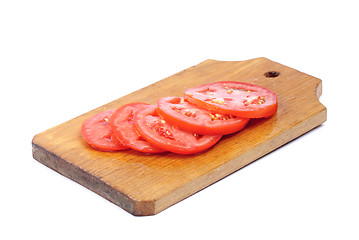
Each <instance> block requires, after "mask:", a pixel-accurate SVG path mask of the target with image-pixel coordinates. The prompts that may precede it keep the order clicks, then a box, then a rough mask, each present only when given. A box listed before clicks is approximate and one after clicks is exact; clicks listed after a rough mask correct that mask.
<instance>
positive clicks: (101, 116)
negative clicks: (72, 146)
mask: <svg viewBox="0 0 359 240" xmlns="http://www.w3.org/2000/svg"><path fill="white" fill-rule="evenodd" d="M114 112H115V109H112V110H107V111H104V112H101V113H98V114H96V115H94V116H92V117H91V118H89V119H87V120H86V121H85V122H84V123H83V124H82V125H81V135H82V137H83V138H84V139H85V141H86V142H87V143H88V144H89V145H91V146H92V147H93V148H95V149H98V150H104V151H117V150H124V149H127V147H126V146H125V145H124V144H123V143H121V142H120V141H119V140H118V139H117V138H116V137H115V136H114V133H113V131H112V128H111V126H110V124H109V120H110V118H111V116H112V114H113V113H114Z"/></svg>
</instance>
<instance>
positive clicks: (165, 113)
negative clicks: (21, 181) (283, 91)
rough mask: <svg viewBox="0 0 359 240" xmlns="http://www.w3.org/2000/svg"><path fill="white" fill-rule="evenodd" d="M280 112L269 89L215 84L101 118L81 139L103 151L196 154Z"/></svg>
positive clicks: (87, 125)
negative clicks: (249, 123)
mask: <svg viewBox="0 0 359 240" xmlns="http://www.w3.org/2000/svg"><path fill="white" fill-rule="evenodd" d="M277 106H278V102H277V95H276V94H275V93H274V92H272V91H270V90H268V89H266V88H264V87H261V86H258V85H253V84H250V83H242V82H235V81H222V82H214V83H210V84H206V85H202V86H198V87H194V88H190V89H188V90H186V91H185V92H184V96H183V97H164V98H161V99H159V100H158V103H157V105H150V104H147V103H140V102H135V103H129V104H126V105H123V106H120V107H119V108H118V109H112V110H107V111H104V112H101V113H99V114H97V115H95V116H93V117H91V118H89V119H87V120H86V121H85V122H84V123H83V124H82V127H81V133H82V136H83V138H84V139H85V140H86V142H87V143H88V144H89V145H91V146H92V147H93V148H95V149H98V150H102V151H119V150H125V149H134V150H136V151H139V152H143V153H161V152H173V153H177V154H195V153H199V152H202V151H205V150H207V149H209V148H210V147H212V146H213V145H215V144H216V143H217V142H218V141H219V140H220V139H221V137H222V136H223V135H226V134H231V133H235V132H238V131H240V130H241V129H243V128H244V127H245V126H246V124H247V123H248V121H249V119H250V118H267V117H270V116H271V115H273V114H274V113H275V112H276V111H277Z"/></svg>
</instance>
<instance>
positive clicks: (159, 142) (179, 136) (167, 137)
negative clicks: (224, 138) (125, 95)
mask: <svg viewBox="0 0 359 240" xmlns="http://www.w3.org/2000/svg"><path fill="white" fill-rule="evenodd" d="M156 109H157V106H156V105H151V106H150V107H147V108H142V109H141V110H139V111H138V112H137V113H136V114H135V115H134V125H135V127H136V129H137V131H138V132H139V133H140V134H141V136H142V137H143V138H145V139H146V140H147V141H149V142H150V143H152V144H154V145H156V146H158V147H160V148H162V149H165V150H167V151H170V152H174V153H178V154H195V153H198V152H202V151H204V150H206V149H208V148H210V147H212V146H213V145H214V144H216V143H217V142H218V141H219V139H220V138H221V136H220V135H219V136H209V135H198V134H194V133H191V132H188V131H185V130H182V129H180V128H178V127H176V126H174V125H172V124H169V123H168V122H166V121H165V120H163V119H162V118H161V117H160V116H159V115H158V113H157V111H156Z"/></svg>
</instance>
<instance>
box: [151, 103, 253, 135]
mask: <svg viewBox="0 0 359 240" xmlns="http://www.w3.org/2000/svg"><path fill="white" fill-rule="evenodd" d="M174 109H175V110H174ZM176 110H177V111H176ZM157 111H158V114H159V115H160V116H161V117H162V118H163V119H164V120H166V121H168V122H169V123H171V124H173V125H176V126H178V127H179V128H181V129H184V130H187V131H189V132H193V133H197V134H201V135H226V134H231V133H234V132H238V131H240V130H241V129H243V128H244V127H245V126H246V124H247V123H248V121H249V118H239V117H235V116H229V115H227V114H226V115H222V114H218V113H215V112H213V111H209V110H207V109H204V108H200V107H198V106H197V105H194V104H192V103H189V102H185V101H183V98H180V97H165V98H161V99H160V100H159V101H158V104H157ZM221 117H222V118H228V119H227V120H220V119H219V118H221Z"/></svg>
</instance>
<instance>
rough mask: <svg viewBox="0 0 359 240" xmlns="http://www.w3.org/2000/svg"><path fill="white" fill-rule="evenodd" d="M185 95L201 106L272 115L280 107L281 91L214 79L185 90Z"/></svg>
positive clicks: (249, 114) (241, 113)
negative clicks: (208, 82) (276, 91)
mask: <svg viewBox="0 0 359 240" xmlns="http://www.w3.org/2000/svg"><path fill="white" fill-rule="evenodd" d="M185 99H186V100H187V101H189V102H191V103H193V104H196V105H198V106H200V107H203V108H206V109H209V110H212V111H216V112H218V113H223V114H230V115H234V116H239V117H243V118H262V117H269V116H271V115H272V114H274V113H275V112H276V111H277V107H278V101H277V95H276V94H275V93H274V92H272V91H270V90H268V89H266V88H264V87H261V86H258V85H254V84H250V83H242V82H235V81H223V82H214V83H210V84H206V85H202V86H198V87H194V88H190V89H188V90H186V91H185Z"/></svg>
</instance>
